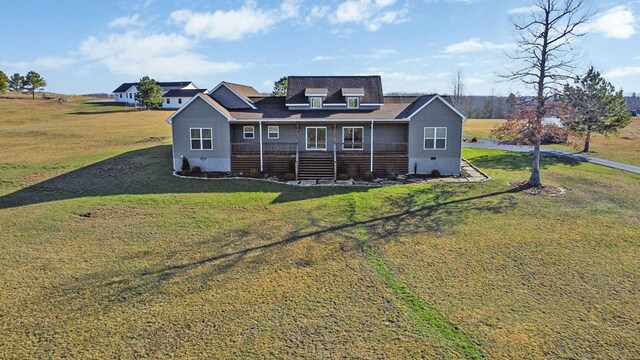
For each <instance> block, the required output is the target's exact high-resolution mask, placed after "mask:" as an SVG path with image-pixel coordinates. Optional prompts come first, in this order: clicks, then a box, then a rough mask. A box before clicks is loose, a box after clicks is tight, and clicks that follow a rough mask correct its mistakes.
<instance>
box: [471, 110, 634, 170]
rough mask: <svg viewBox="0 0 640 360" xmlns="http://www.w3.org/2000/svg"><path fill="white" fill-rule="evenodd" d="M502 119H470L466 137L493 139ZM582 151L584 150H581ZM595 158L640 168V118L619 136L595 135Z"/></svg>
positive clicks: (570, 149) (592, 141) (593, 139)
mask: <svg viewBox="0 0 640 360" xmlns="http://www.w3.org/2000/svg"><path fill="white" fill-rule="evenodd" d="M503 122H504V120H500V119H469V120H467V121H466V122H465V123H464V126H463V128H464V136H466V137H474V136H476V137H479V138H493V137H494V136H493V135H492V134H491V129H493V128H495V127H497V126H499V125H500V124H502V123H503ZM545 147H548V148H553V149H560V150H566V151H578V150H576V149H574V148H571V147H569V146H566V145H545ZM580 150H582V149H580ZM590 155H593V156H595V157H599V158H602V159H608V160H613V161H619V162H623V163H627V164H631V165H636V166H640V118H638V117H636V118H634V119H633V120H632V121H631V124H629V126H627V127H626V128H624V129H622V130H620V132H619V133H617V134H611V135H608V136H604V135H601V134H598V133H594V134H593V137H592V139H591V153H590Z"/></svg>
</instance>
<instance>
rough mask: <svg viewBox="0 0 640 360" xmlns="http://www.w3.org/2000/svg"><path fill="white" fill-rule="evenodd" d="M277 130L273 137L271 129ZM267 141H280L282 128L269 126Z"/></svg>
mask: <svg viewBox="0 0 640 360" xmlns="http://www.w3.org/2000/svg"><path fill="white" fill-rule="evenodd" d="M272 128H275V130H276V131H275V136H271V134H272V131H271V129H272ZM267 139H280V126H279V125H269V126H267Z"/></svg>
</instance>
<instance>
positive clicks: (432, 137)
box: [424, 127, 447, 150]
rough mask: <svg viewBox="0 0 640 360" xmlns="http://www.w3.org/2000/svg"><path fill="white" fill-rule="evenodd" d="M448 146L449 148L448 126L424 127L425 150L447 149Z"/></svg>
mask: <svg viewBox="0 0 640 360" xmlns="http://www.w3.org/2000/svg"><path fill="white" fill-rule="evenodd" d="M446 148H447V128H446V127H426V128H424V149H425V150H445V149H446Z"/></svg>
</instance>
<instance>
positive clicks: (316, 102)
mask: <svg viewBox="0 0 640 360" xmlns="http://www.w3.org/2000/svg"><path fill="white" fill-rule="evenodd" d="M309 101H310V102H311V108H312V109H321V108H322V98H321V97H319V96H315V97H312V98H311V99H310V100H309Z"/></svg>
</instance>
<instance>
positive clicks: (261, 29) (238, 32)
mask: <svg viewBox="0 0 640 360" xmlns="http://www.w3.org/2000/svg"><path fill="white" fill-rule="evenodd" d="M530 5H531V2H530V1H501V0H421V1H417V0H415V1H408V0H404V1H402V0H395V1H394V0H328V1H320V0H315V1H309V0H306V1H295V0H284V1H244V0H240V1H231V0H223V1H213V0H207V1H201V0H189V1H183V0H174V1H162V0H141V1H134V0H129V1H123V0H113V1H72V0H58V1H10V2H9V1H7V2H3V4H2V5H0V8H1V9H2V13H3V14H4V15H5V16H3V26H4V28H5V30H4V31H2V32H1V34H2V35H0V45H1V46H0V48H1V49H2V51H0V70H2V71H4V72H5V73H7V74H9V75H10V74H13V73H14V72H20V73H24V72H26V71H28V70H31V69H33V70H35V71H38V72H40V73H41V74H43V76H44V77H45V79H47V81H48V83H49V86H48V87H47V90H48V91H55V92H62V93H89V92H110V91H112V90H113V89H114V88H116V87H117V86H118V85H119V84H120V83H122V82H127V81H136V80H137V79H139V78H140V77H142V76H143V75H150V76H152V77H154V78H156V79H157V80H160V81H177V80H193V81H195V82H196V84H197V85H198V86H200V87H206V88H211V87H213V86H215V85H216V84H217V83H218V82H220V81H222V80H227V81H232V82H239V83H245V84H249V85H252V86H254V87H256V88H257V89H258V90H260V91H270V89H271V84H272V83H273V81H274V80H277V79H278V78H279V77H280V76H283V75H349V74H379V75H382V80H383V85H384V89H385V91H387V92H390V91H418V92H437V93H448V92H450V91H451V90H450V88H451V84H450V83H451V81H450V77H451V74H453V73H454V72H456V71H457V70H458V69H460V70H461V71H462V72H463V75H464V77H465V83H466V86H467V91H466V92H467V93H468V94H490V93H495V94H503V95H504V94H508V93H509V92H510V91H518V92H521V93H526V92H527V90H526V89H522V88H521V87H520V85H518V84H511V83H505V82H501V81H499V79H498V78H497V77H496V74H498V73H500V72H501V71H502V69H504V68H505V66H507V65H508V62H507V60H506V58H505V56H504V52H505V51H509V49H511V48H512V47H513V43H514V32H513V31H512V25H511V19H512V18H513V17H514V16H518V15H517V14H519V13H522V12H525V11H526V10H527V9H526V7H527V6H530ZM592 12H593V13H594V14H595V16H594V18H593V21H592V23H591V24H590V25H589V27H588V30H589V31H588V33H587V35H586V36H585V37H584V38H581V40H580V44H579V49H580V52H581V56H580V58H581V66H583V67H584V68H586V67H588V66H590V65H593V66H595V67H596V68H597V69H598V70H600V71H602V72H603V73H604V74H605V76H606V77H607V79H608V80H609V81H611V82H612V83H614V85H616V86H617V87H621V88H623V89H624V90H625V93H631V92H633V91H635V92H640V42H639V41H638V34H637V28H638V26H639V25H640V24H639V20H638V17H637V14H638V13H640V1H611V2H593V5H592Z"/></svg>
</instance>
